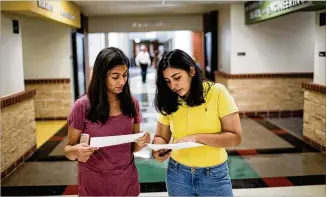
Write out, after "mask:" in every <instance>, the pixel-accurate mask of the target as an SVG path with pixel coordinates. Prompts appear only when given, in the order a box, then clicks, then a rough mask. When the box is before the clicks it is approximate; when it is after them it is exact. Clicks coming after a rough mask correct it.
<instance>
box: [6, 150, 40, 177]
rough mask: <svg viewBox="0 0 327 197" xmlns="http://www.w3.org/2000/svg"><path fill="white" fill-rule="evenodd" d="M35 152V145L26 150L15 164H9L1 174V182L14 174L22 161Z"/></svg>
mask: <svg viewBox="0 0 327 197" xmlns="http://www.w3.org/2000/svg"><path fill="white" fill-rule="evenodd" d="M35 151H36V145H34V146H33V147H32V148H31V149H30V150H28V151H27V152H26V153H25V154H24V155H23V156H21V157H20V158H19V159H18V160H17V161H16V162H15V163H13V164H11V166H9V167H8V168H7V169H6V170H5V171H3V172H2V173H1V181H3V180H4V179H5V178H6V177H8V176H9V175H10V174H11V173H12V172H14V171H15V170H16V169H17V168H18V167H19V166H20V165H21V164H22V163H24V161H26V160H27V159H28V158H29V157H30V156H31V155H32V154H33V153H34V152H35Z"/></svg>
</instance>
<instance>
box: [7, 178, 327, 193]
mask: <svg viewBox="0 0 327 197" xmlns="http://www.w3.org/2000/svg"><path fill="white" fill-rule="evenodd" d="M324 184H326V176H325V175H307V176H290V177H263V178H256V179H233V180H232V185H233V189H249V188H267V187H289V186H304V185H324ZM140 185H141V192H142V193H151V192H166V191H167V190H166V183H165V182H156V183H141V184H140ZM1 192H2V195H3V196H49V195H77V192H78V187H77V185H54V186H5V187H1Z"/></svg>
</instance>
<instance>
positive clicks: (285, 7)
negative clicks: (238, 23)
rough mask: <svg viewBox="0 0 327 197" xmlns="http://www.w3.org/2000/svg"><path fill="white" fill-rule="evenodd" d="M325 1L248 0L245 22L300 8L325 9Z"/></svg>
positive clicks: (260, 19)
mask: <svg viewBox="0 0 327 197" xmlns="http://www.w3.org/2000/svg"><path fill="white" fill-rule="evenodd" d="M325 6H326V4H325V2H316V1H301V0H288V1H248V2H246V3H245V4H244V10H245V24H252V23H257V22H261V21H265V20H268V19H272V18H275V17H278V16H282V15H285V14H289V13H292V12H296V11H299V10H308V11H315V10H319V9H323V8H324V7H325Z"/></svg>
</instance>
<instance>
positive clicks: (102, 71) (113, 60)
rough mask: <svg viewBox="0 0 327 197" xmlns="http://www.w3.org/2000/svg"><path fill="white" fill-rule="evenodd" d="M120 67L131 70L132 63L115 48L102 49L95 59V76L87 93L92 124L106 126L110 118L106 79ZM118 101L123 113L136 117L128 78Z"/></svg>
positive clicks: (88, 116) (89, 117) (89, 116)
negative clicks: (111, 71)
mask: <svg viewBox="0 0 327 197" xmlns="http://www.w3.org/2000/svg"><path fill="white" fill-rule="evenodd" d="M118 65H126V66H127V67H128V68H129V66H130V62H129V60H128V58H127V57H126V55H125V54H124V53H123V52H122V51H121V50H120V49H117V48H114V47H109V48H105V49H102V50H101V51H100V52H99V54H98V56H97V57H96V59H95V63H94V67H93V74H92V78H91V82H90V85H89V88H88V93H87V95H88V97H89V100H90V108H89V111H88V115H87V118H88V119H89V120H91V121H92V122H97V121H100V122H101V123H102V124H104V123H105V122H107V120H108V118H109V112H110V105H109V101H108V89H107V85H106V78H107V73H108V71H109V70H111V69H112V68H114V67H116V66H118ZM118 99H119V101H120V110H121V111H122V113H123V114H124V115H127V116H129V117H135V116H136V110H135V105H134V102H133V99H132V95H131V91H130V88H129V81H128V78H127V82H126V84H125V85H124V87H123V91H122V93H121V94H118Z"/></svg>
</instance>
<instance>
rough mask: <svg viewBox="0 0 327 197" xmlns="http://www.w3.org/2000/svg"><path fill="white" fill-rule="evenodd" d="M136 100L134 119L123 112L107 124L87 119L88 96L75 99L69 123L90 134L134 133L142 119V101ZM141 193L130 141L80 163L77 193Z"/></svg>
mask: <svg viewBox="0 0 327 197" xmlns="http://www.w3.org/2000/svg"><path fill="white" fill-rule="evenodd" d="M133 101H134V103H135V108H136V113H137V116H136V117H135V118H131V117H128V116H125V115H123V114H121V115H118V116H110V117H109V119H108V121H107V122H106V123H105V124H101V123H99V124H97V123H92V122H91V121H89V120H88V119H87V111H88V109H89V106H90V102H89V99H88V97H87V96H86V95H85V96H83V97H81V98H80V99H78V100H76V102H75V104H74V106H73V109H72V111H71V113H70V115H69V119H68V125H69V126H71V127H73V128H75V129H78V130H82V132H83V133H87V134H89V135H90V137H102V136H116V135H127V134H132V133H133V125H134V124H140V122H141V120H142V117H141V113H140V107H139V103H138V101H137V100H136V98H134V97H133ZM139 194H140V184H139V182H138V174H137V169H136V166H135V163H134V155H133V152H132V144H131V143H128V144H121V145H116V146H109V147H104V148H99V150H97V151H95V152H94V154H93V155H92V156H91V157H90V158H89V160H88V161H87V162H85V163H82V162H78V195H80V196H138V195H139Z"/></svg>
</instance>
